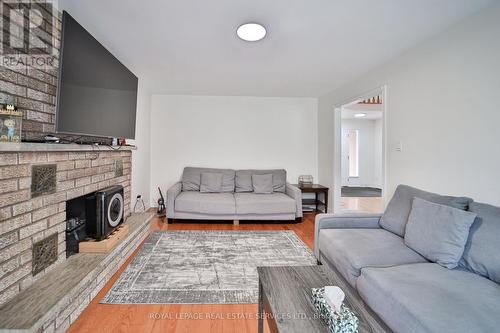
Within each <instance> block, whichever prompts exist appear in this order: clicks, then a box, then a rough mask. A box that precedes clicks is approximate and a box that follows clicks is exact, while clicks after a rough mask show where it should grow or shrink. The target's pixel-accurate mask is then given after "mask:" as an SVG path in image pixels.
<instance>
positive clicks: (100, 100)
mask: <svg viewBox="0 0 500 333" xmlns="http://www.w3.org/2000/svg"><path fill="white" fill-rule="evenodd" d="M137 83H138V80H137V77H136V76H135V75H134V74H133V73H132V72H131V71H130V70H129V69H128V68H127V67H125V66H124V65H123V64H122V63H121V62H120V61H119V60H118V59H117V58H116V57H115V56H113V55H112V54H111V52H109V51H108V50H107V49H106V48H105V47H104V46H102V45H101V44H100V43H99V42H98V41H97V40H96V39H95V38H94V37H92V35H91V34H90V33H89V32H87V30H85V28H83V27H82V26H81V25H80V24H79V23H78V22H77V21H76V20H75V19H74V18H73V17H71V15H69V14H68V13H67V12H66V11H64V12H63V23H62V35H61V50H60V68H59V80H58V85H57V104H56V131H57V133H64V134H76V135H82V136H83V135H85V136H98V137H116V138H127V139H134V138H135V114H136V107H137Z"/></svg>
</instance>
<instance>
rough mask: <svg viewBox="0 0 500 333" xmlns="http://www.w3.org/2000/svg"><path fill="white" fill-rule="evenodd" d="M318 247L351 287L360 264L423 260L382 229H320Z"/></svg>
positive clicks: (385, 265)
mask: <svg viewBox="0 0 500 333" xmlns="http://www.w3.org/2000/svg"><path fill="white" fill-rule="evenodd" d="M319 248H320V249H321V250H320V251H321V255H322V256H324V257H326V259H327V261H329V262H330V263H331V264H333V265H335V268H336V269H337V270H338V271H339V272H340V273H341V274H342V275H343V276H344V277H345V278H346V280H347V281H348V282H349V283H350V284H351V285H353V286H354V284H355V282H356V279H357V277H358V276H359V275H360V274H361V269H362V268H364V267H388V266H394V265H402V264H409V263H416V262H427V260H425V258H423V257H422V256H420V255H419V254H418V253H416V252H415V251H413V250H411V249H410V248H408V247H407V246H405V244H404V242H403V238H401V237H399V236H396V235H394V234H393V233H391V232H388V231H386V230H384V229H321V230H320V232H319Z"/></svg>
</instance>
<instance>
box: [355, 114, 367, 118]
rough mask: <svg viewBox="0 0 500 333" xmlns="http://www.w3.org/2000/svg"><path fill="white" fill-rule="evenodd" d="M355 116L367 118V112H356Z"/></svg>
mask: <svg viewBox="0 0 500 333" xmlns="http://www.w3.org/2000/svg"><path fill="white" fill-rule="evenodd" d="M354 117H355V118H365V117H366V113H355V114H354Z"/></svg>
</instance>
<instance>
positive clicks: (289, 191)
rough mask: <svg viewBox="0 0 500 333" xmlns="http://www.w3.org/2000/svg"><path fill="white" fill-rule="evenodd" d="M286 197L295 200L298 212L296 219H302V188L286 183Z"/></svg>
mask: <svg viewBox="0 0 500 333" xmlns="http://www.w3.org/2000/svg"><path fill="white" fill-rule="evenodd" d="M285 193H286V195H288V196H289V197H290V198H292V199H293V200H295V206H296V210H297V211H296V212H295V217H302V216H303V214H302V191H301V190H300V188H298V187H296V186H293V185H292V184H289V183H286V189H285Z"/></svg>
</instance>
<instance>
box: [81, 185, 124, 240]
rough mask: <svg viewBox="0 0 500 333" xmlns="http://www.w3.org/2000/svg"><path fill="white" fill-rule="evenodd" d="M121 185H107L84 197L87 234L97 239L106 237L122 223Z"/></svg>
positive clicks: (122, 199)
mask: <svg viewBox="0 0 500 333" xmlns="http://www.w3.org/2000/svg"><path fill="white" fill-rule="evenodd" d="M123 207H124V197H123V187H122V186H120V185H116V186H111V187H107V188H105V189H102V190H99V191H97V192H95V193H94V194H93V195H91V196H89V197H87V199H86V209H85V210H86V217H87V221H86V230H87V235H88V236H90V237H92V238H95V239H97V240H102V239H104V238H106V237H107V236H108V235H109V234H110V233H111V232H112V231H113V230H114V229H115V228H116V227H118V226H119V225H120V224H121V223H123V214H124V213H123Z"/></svg>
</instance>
